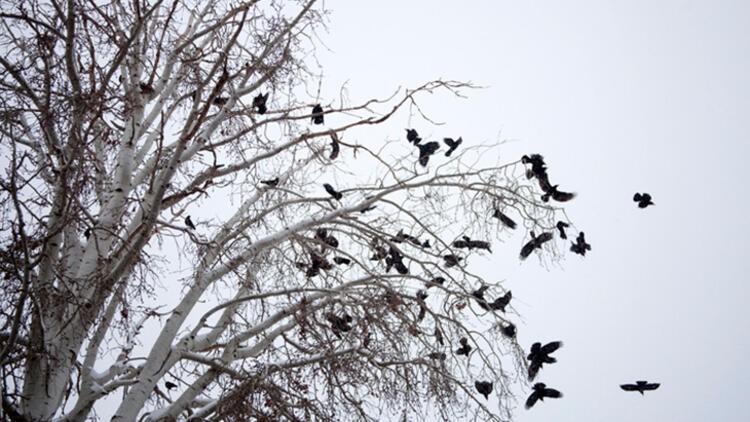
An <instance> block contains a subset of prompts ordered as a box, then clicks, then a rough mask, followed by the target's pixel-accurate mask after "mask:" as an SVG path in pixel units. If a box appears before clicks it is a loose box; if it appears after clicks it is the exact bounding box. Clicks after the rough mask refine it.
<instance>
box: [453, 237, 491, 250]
mask: <svg viewBox="0 0 750 422" xmlns="http://www.w3.org/2000/svg"><path fill="white" fill-rule="evenodd" d="M453 246H454V247H456V248H459V249H468V250H472V249H474V248H476V249H486V250H488V251H489V252H492V250H491V249H490V243H489V242H485V241H483V240H471V239H470V238H469V237H468V236H462V240H456V241H455V242H453Z"/></svg>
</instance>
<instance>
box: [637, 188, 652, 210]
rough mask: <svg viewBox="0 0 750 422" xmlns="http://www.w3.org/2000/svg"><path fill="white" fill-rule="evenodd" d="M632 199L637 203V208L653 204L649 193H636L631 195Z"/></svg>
mask: <svg viewBox="0 0 750 422" xmlns="http://www.w3.org/2000/svg"><path fill="white" fill-rule="evenodd" d="M633 201H635V202H637V203H638V208H646V207H647V206H649V205H654V203H653V202H651V195H649V194H647V193H645V192H644V193H642V194H641V193H636V194H635V195H634V196H633Z"/></svg>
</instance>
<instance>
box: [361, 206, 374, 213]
mask: <svg viewBox="0 0 750 422" xmlns="http://www.w3.org/2000/svg"><path fill="white" fill-rule="evenodd" d="M377 207H378V206H377V205H370V206H369V207H365V208H362V209H361V210H359V212H360V213H362V214H364V213H366V212H368V211H372V210H374V209H375V208H377Z"/></svg>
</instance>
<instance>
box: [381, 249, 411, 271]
mask: <svg viewBox="0 0 750 422" xmlns="http://www.w3.org/2000/svg"><path fill="white" fill-rule="evenodd" d="M388 255H390V256H389V258H390V262H391V264H392V265H393V267H394V268H396V271H398V273H399V274H401V275H404V274H409V269H408V268H407V267H406V265H404V261H403V258H404V256H403V255H402V254H401V252H399V251H398V250H397V249H395V248H394V247H391V248H390V249H389V251H388ZM386 264H388V259H387V258H386ZM386 272H388V269H386Z"/></svg>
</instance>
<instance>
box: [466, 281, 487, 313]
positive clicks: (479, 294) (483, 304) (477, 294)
mask: <svg viewBox="0 0 750 422" xmlns="http://www.w3.org/2000/svg"><path fill="white" fill-rule="evenodd" d="M489 288H490V286H482V287H480V288H478V289H477V290H474V291H473V292H471V295H472V296H474V299H476V300H477V303H478V304H479V307H480V308H482V309H484V310H485V311H487V310H489V309H490V306H489V305H488V304H487V301H486V300H485V299H484V292H486V291H487V289H489Z"/></svg>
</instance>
